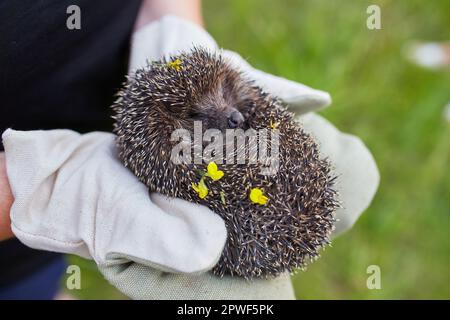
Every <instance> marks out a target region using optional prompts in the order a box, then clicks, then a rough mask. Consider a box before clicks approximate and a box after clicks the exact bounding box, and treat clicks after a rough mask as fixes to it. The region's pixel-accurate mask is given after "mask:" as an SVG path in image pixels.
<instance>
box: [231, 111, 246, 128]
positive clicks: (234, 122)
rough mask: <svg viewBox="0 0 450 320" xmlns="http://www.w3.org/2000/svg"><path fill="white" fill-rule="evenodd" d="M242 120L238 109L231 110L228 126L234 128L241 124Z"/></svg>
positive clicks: (242, 117)
mask: <svg viewBox="0 0 450 320" xmlns="http://www.w3.org/2000/svg"><path fill="white" fill-rule="evenodd" d="M243 122H244V116H243V115H242V113H240V112H239V111H233V112H232V113H231V114H230V116H229V117H228V126H229V127H230V128H231V129H235V128H238V127H240V126H241V124H242V123H243Z"/></svg>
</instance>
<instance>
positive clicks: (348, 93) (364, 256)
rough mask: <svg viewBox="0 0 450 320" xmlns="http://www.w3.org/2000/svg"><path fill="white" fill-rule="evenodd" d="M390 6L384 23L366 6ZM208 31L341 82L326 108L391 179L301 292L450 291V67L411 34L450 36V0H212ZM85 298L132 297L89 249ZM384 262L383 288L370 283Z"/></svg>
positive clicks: (286, 66)
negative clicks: (374, 268) (413, 47)
mask: <svg viewBox="0 0 450 320" xmlns="http://www.w3.org/2000/svg"><path fill="white" fill-rule="evenodd" d="M371 4H377V5H379V6H380V7H381V22H382V29H381V30H368V29H367V27H366V19H367V17H368V14H367V13H366V9H367V7H368V6H369V5H371ZM204 16H205V20H206V27H207V30H208V31H209V32H210V33H211V34H212V35H213V36H214V37H215V39H216V40H217V41H218V43H219V44H220V45H221V46H222V47H225V48H228V49H231V50H234V51H237V52H239V53H240V54H241V55H242V56H243V57H245V58H247V59H248V60H249V61H250V63H251V64H252V65H253V66H255V67H257V68H260V69H262V70H265V71H268V72H271V73H274V74H277V75H281V76H284V77H286V78H289V79H292V80H296V81H300V82H302V83H305V84H308V85H310V86H312V87H316V88H320V89H323V90H326V91H329V92H330V93H331V96H332V97H333V105H332V107H331V108H328V109H326V110H324V111H323V112H321V114H322V115H323V116H325V117H326V118H327V119H329V120H331V121H332V122H333V123H334V124H335V125H336V126H337V127H338V128H339V129H341V130H342V131H345V132H348V133H352V134H355V135H357V136H359V137H361V138H362V140H363V141H364V142H365V143H366V144H367V146H368V147H369V148H370V150H371V151H372V152H373V154H374V157H375V159H376V161H377V163H378V166H379V169H380V173H381V185H380V188H379V190H378V193H377V195H376V198H375V199H374V201H373V203H372V205H371V207H370V208H369V209H368V210H367V211H366V212H365V213H364V214H363V215H362V217H361V218H360V220H359V221H358V223H357V224H356V225H355V226H354V228H353V229H352V230H351V231H349V232H348V233H347V234H345V235H343V236H341V237H339V238H338V239H336V240H335V241H334V243H333V247H332V248H328V249H327V250H326V251H324V253H323V255H322V258H321V259H319V260H318V261H317V262H315V263H313V264H312V265H311V266H310V267H309V268H308V270H307V271H305V272H299V273H297V274H296V275H294V276H293V277H292V279H293V283H294V287H295V291H296V294H297V298H299V299H423V298H425V299H426V298H437V299H442V298H447V299H449V298H450V271H449V270H450V267H449V264H450V236H449V232H450V174H449V172H448V169H449V166H450V123H449V122H446V121H445V120H444V117H443V110H444V106H445V105H446V104H447V103H448V102H450V72H449V71H446V72H445V71H441V72H431V71H427V70H424V69H421V68H419V67H416V66H414V65H412V64H410V63H408V62H407V61H406V60H405V59H404V56H403V48H404V45H405V44H406V43H408V42H409V41H411V40H429V41H436V40H441V41H443V40H450V1H448V0H434V1H424V0H421V1H419V0H395V1H394V0H386V1H361V0H336V1H332V0H304V1H294V0H290V1H288V0H283V1H273V0H233V1H217V0H215V1H213V0H209V1H204ZM69 259H70V262H72V263H77V264H79V265H80V266H81V269H82V287H83V288H82V290H76V291H71V294H73V295H76V296H78V297H80V298H99V299H102V298H107V299H108V298H111V299H114V298H122V297H123V296H122V295H121V294H120V293H118V292H117V291H115V290H114V289H113V288H112V287H111V286H109V285H108V284H107V283H106V282H105V281H104V280H103V279H102V277H101V276H100V275H99V274H98V272H97V271H96V268H95V266H94V265H93V264H92V263H90V262H87V261H85V260H82V259H79V258H74V257H70V258H69ZM369 265H378V266H379V267H380V268H381V285H382V288H381V290H369V289H368V288H367V286H366V279H367V277H368V274H367V273H366V269H367V267H368V266H369Z"/></svg>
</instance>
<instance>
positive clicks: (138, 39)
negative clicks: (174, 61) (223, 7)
mask: <svg viewBox="0 0 450 320" xmlns="http://www.w3.org/2000/svg"><path fill="white" fill-rule="evenodd" d="M194 46H201V47H203V48H209V49H211V50H217V43H216V42H215V41H214V39H213V38H212V37H211V36H210V35H209V34H208V33H207V32H206V31H205V30H204V29H203V28H201V27H200V26H198V25H196V24H194V23H192V22H189V21H187V20H183V19H180V18H177V17H175V16H170V15H168V16H164V17H162V18H161V19H159V20H157V21H154V22H152V23H150V24H148V25H147V26H144V27H143V28H141V29H139V31H137V32H136V33H134V35H133V39H132V42H131V52H130V64H129V71H130V72H132V71H133V70H136V69H138V68H142V67H145V66H146V65H147V62H148V61H152V60H159V59H161V58H162V57H166V58H167V57H168V56H169V55H171V54H176V53H179V52H182V51H189V50H191V49H192V47H194Z"/></svg>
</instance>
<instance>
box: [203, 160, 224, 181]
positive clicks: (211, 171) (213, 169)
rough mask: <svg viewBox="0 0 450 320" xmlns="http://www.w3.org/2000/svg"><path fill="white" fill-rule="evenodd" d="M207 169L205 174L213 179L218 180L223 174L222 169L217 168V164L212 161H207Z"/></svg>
mask: <svg viewBox="0 0 450 320" xmlns="http://www.w3.org/2000/svg"><path fill="white" fill-rule="evenodd" d="M207 170H208V173H207V174H206V175H207V176H208V177H210V178H211V179H213V180H214V181H217V180H220V179H221V178H222V177H223V175H224V173H223V171H222V170H219V169H218V167H217V164H216V163H215V162H214V161H211V162H210V163H208V168H207Z"/></svg>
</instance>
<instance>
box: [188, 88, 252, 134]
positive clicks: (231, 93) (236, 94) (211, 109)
mask: <svg viewBox="0 0 450 320" xmlns="http://www.w3.org/2000/svg"><path fill="white" fill-rule="evenodd" d="M249 89H250V88H245V87H238V88H233V87H228V86H227V84H226V82H223V83H219V84H218V85H217V86H216V87H215V88H214V90H211V91H210V92H208V93H207V94H205V95H204V96H202V97H201V98H200V99H199V101H198V102H197V103H195V104H192V105H191V106H192V107H191V108H190V110H189V112H188V116H189V118H190V120H191V121H201V122H202V127H203V128H204V129H205V130H207V129H218V130H220V131H225V130H226V129H237V128H240V129H244V130H246V129H248V128H249V125H248V117H249V115H250V113H251V110H252V108H253V105H254V103H253V100H252V99H251V98H250V97H249V91H250V90H249Z"/></svg>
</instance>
